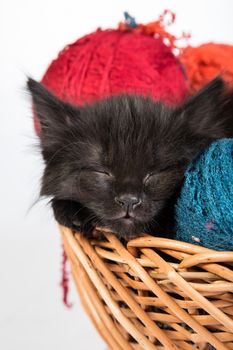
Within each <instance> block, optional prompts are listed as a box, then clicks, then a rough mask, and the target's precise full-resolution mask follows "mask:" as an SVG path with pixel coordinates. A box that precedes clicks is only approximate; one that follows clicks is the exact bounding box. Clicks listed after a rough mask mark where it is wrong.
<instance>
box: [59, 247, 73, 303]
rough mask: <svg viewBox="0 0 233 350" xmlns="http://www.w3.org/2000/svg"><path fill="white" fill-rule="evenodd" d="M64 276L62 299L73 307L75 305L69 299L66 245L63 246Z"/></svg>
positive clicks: (62, 280)
mask: <svg viewBox="0 0 233 350" xmlns="http://www.w3.org/2000/svg"><path fill="white" fill-rule="evenodd" d="M62 249H63V251H62V266H61V267H62V270H61V272H62V278H61V283H60V286H61V288H62V300H63V303H64V304H65V305H66V306H67V307H68V308H71V307H72V306H73V304H72V303H70V302H69V301H68V294H69V274H68V272H67V255H66V252H65V250H64V247H63V246H62Z"/></svg>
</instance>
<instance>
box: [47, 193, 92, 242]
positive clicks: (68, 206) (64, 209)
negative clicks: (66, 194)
mask: <svg viewBox="0 0 233 350" xmlns="http://www.w3.org/2000/svg"><path fill="white" fill-rule="evenodd" d="M52 208H53V212H54V216H55V219H56V220H57V222H58V223H59V224H60V225H63V226H66V227H69V228H71V229H72V230H74V231H77V232H80V233H82V234H83V235H85V236H86V237H90V236H91V235H92V232H93V229H94V227H95V226H94V225H93V224H92V222H91V221H90V220H88V217H89V215H90V212H89V211H88V209H87V208H85V207H83V206H82V205H81V204H80V203H78V202H74V201H68V200H56V199H53V201H52Z"/></svg>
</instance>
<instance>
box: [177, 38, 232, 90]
mask: <svg viewBox="0 0 233 350" xmlns="http://www.w3.org/2000/svg"><path fill="white" fill-rule="evenodd" d="M179 58H180V61H181V62H182V64H183V65H184V67H185V70H186V74H187V76H188V79H189V82H190V87H191V90H192V92H195V91H197V90H199V89H200V88H201V87H202V86H203V85H205V84H206V83H207V82H208V81H210V80H211V79H213V78H214V77H215V76H216V75H218V74H221V76H222V77H223V78H224V79H225V80H226V81H228V82H231V84H232V87H233V83H232V82H233V46H232V45H226V44H215V43H206V44H203V45H200V46H198V47H192V46H188V47H186V48H185V49H183V51H182V52H181V54H180V57H179Z"/></svg>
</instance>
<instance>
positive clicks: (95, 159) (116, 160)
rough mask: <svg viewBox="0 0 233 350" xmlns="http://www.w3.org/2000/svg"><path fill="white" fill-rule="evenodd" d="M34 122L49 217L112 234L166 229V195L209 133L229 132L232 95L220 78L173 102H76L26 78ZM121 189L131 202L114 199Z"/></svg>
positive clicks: (133, 98)
mask: <svg viewBox="0 0 233 350" xmlns="http://www.w3.org/2000/svg"><path fill="white" fill-rule="evenodd" d="M28 89H29V90H30V92H31V95H32V98H33V104H34V108H35V111H36V113H37V116H38V118H39V120H40V124H41V129H42V130H41V136H40V142H41V150H42V154H43V158H44V160H45V171H44V175H43V180H42V188H41V195H42V196H52V207H53V210H54V215H55V218H56V220H57V221H58V222H59V223H61V224H63V225H66V226H68V227H71V228H73V229H79V230H81V231H82V232H83V234H86V235H88V234H90V233H91V231H92V228H93V227H94V226H95V225H100V226H107V227H109V228H110V229H112V230H113V231H114V232H115V233H116V234H117V235H118V236H123V237H127V238H129V237H132V236H135V235H138V234H140V233H141V232H143V231H144V232H150V233H156V234H158V231H159V232H160V233H163V234H164V233H165V232H170V233H172V229H173V220H172V219H173V218H174V215H173V207H174V206H173V203H174V200H175V198H176V197H177V195H178V193H179V189H180V186H181V184H182V181H183V174H184V171H185V168H186V166H187V164H188V163H189V162H190V161H191V159H193V157H195V156H196V154H197V153H198V152H200V151H201V150H203V149H204V148H205V147H206V146H207V145H208V144H210V143H211V142H212V141H214V140H216V139H219V138H223V137H231V136H233V98H232V94H231V93H230V92H228V90H227V88H226V86H225V84H224V82H223V81H222V79H221V78H216V79H215V80H213V81H212V82H210V83H209V84H208V85H207V86H206V87H205V88H204V89H202V90H201V91H200V92H199V93H198V94H196V95H195V96H193V97H191V98H190V99H188V100H187V101H186V102H185V103H184V104H183V105H182V106H179V107H178V108H174V109H172V108H169V107H167V106H166V105H164V104H163V103H159V102H158V103H156V102H154V101H153V100H151V99H150V98H148V97H144V96H138V95H128V94H122V95H119V96H112V97H109V98H106V99H103V100H101V101H99V102H96V103H93V104H87V105H85V106H83V107H78V106H73V105H70V104H68V103H65V102H63V101H61V100H60V99H58V98H57V97H55V96H54V95H52V94H51V93H50V92H48V91H47V90H46V89H45V88H44V87H43V86H42V85H41V84H39V83H37V82H35V81H34V80H32V79H29V80H28ZM121 195H131V196H132V195H133V196H136V197H137V198H138V199H139V200H140V201H141V202H140V203H139V205H137V206H135V207H134V208H133V206H127V205H126V206H125V205H124V206H122V205H119V201H117V200H116V197H117V198H119V196H121Z"/></svg>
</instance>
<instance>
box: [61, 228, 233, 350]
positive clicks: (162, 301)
mask: <svg viewBox="0 0 233 350" xmlns="http://www.w3.org/2000/svg"><path fill="white" fill-rule="evenodd" d="M60 230H61V233H62V237H63V241H64V246H65V250H66V252H67V255H68V257H69V260H70V263H71V268H72V274H73V278H74V281H75V284H76V286H77V289H78V293H79V295H80V298H81V301H82V304H83V306H84V308H85V310H86V311H87V313H88V314H89V316H90V318H91V319H92V321H93V323H94V324H95V326H96V328H97V330H98V331H99V333H100V334H101V335H102V337H103V338H104V340H105V341H106V342H107V344H108V345H109V348H110V349H113V350H133V349H137V350H139V349H140V350H141V349H147V350H155V349H187V350H191V349H193V347H195V348H197V349H202V350H204V349H205V350H206V349H218V350H225V349H233V252H216V251H214V250H210V249H207V248H203V247H199V246H196V245H191V244H187V243H183V242H178V241H174V240H169V239H165V238H158V237H152V236H143V237H140V238H137V239H133V240H131V241H129V242H128V244H127V247H126V246H124V245H123V244H122V243H121V242H120V241H119V240H118V239H117V238H116V237H115V236H114V235H113V234H112V233H111V232H109V231H108V230H101V229H96V233H101V235H103V236H102V239H96V240H93V241H88V240H87V239H85V238H84V237H82V236H81V235H80V234H78V233H75V232H72V231H71V230H70V229H67V228H65V227H60Z"/></svg>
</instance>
